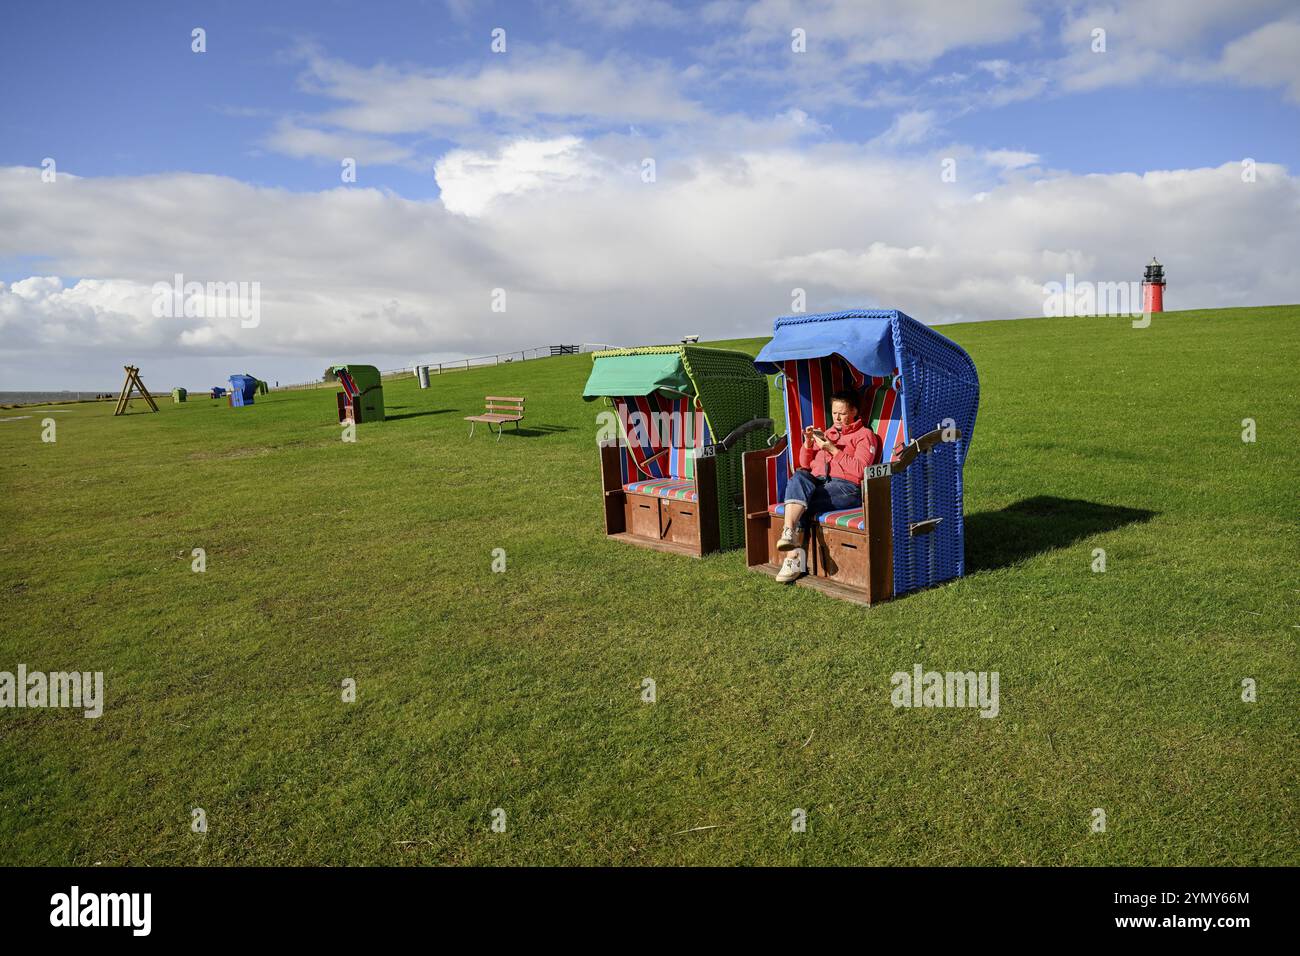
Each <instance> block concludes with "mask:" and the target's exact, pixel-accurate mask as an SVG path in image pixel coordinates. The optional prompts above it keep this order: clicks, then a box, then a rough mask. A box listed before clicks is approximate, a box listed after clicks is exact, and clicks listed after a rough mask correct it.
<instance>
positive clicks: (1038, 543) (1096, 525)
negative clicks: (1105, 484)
mask: <svg viewBox="0 0 1300 956" xmlns="http://www.w3.org/2000/svg"><path fill="white" fill-rule="evenodd" d="M1157 514H1159V512H1156V511H1147V510H1146V509H1144V508H1125V507H1123V506H1121V505H1103V504H1098V503H1097V502H1095V501H1080V500H1078V499H1075V498H1056V497H1053V496H1051V495H1037V496H1035V497H1033V498H1026V499H1025V500H1024V501H1017V502H1016V503H1015V504H1012V505H1007V506H1006V507H1005V508H1003V509H1001V510H1000V511H981V512H979V513H978V514H971V515H967V516H966V573H967V574H975V573H977V572H980V571H994V570H996V569H998V568H1005V567H1007V566H1008V565H1012V564H1015V563H1016V562H1017V561H1023V560H1024V559H1025V558H1030V557H1033V556H1034V555H1036V554H1042V553H1044V552H1046V551H1052V550H1055V549H1056V548H1064V547H1068V546H1069V545H1071V544H1073V543H1074V542H1076V541H1078V540H1080V539H1082V538H1088V537H1091V536H1092V535H1095V534H1101V533H1102V532H1103V531H1114V530H1115V529H1116V528H1122V527H1123V526H1124V525H1126V524H1137V523H1138V522H1142V521H1150V520H1151V519H1152V518H1154V517H1155V516H1156V515H1157Z"/></svg>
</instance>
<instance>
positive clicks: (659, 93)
mask: <svg viewBox="0 0 1300 956" xmlns="http://www.w3.org/2000/svg"><path fill="white" fill-rule="evenodd" d="M299 56H300V57H301V58H302V59H303V61H304V62H305V64H306V71H305V73H304V75H303V76H302V85H303V86H304V88H305V89H307V90H308V91H310V92H313V93H316V94H319V95H320V96H323V97H327V98H329V99H332V100H335V101H337V102H339V103H343V104H346V105H342V106H339V107H337V108H334V109H331V110H328V111H326V112H325V113H322V114H321V115H320V116H318V117H315V118H314V120H313V123H314V124H315V125H329V126H336V127H339V128H342V129H346V130H352V131H355V132H360V133H366V134H377V135H393V134H398V133H420V132H446V131H449V130H462V129H481V128H482V126H483V124H484V121H485V120H490V119H493V118H497V119H505V120H510V121H515V122H532V123H537V122H542V121H545V120H547V119H548V118H549V119H551V120H565V119H587V120H591V119H597V120H605V121H613V122H617V123H619V124H623V123H629V122H633V123H635V122H664V123H672V122H688V121H693V120H698V119H701V118H703V117H704V115H705V114H704V111H703V110H702V109H701V108H700V107H699V106H698V105H697V104H696V103H694V102H692V101H691V100H689V99H688V98H687V97H686V96H685V95H684V94H683V93H682V91H681V87H682V85H683V84H682V79H681V77H680V76H679V74H678V73H677V71H675V70H674V69H672V68H671V67H670V66H668V65H666V64H662V63H655V62H643V61H641V60H638V59H635V58H632V57H629V56H627V55H622V56H615V55H612V54H611V55H610V56H608V57H606V58H605V59H604V60H592V59H590V58H588V57H587V56H585V55H584V54H581V53H578V52H576V51H572V50H563V49H548V50H545V51H540V52H537V51H528V50H527V49H524V50H518V51H512V52H510V53H509V54H508V56H491V55H488V56H487V58H486V60H485V62H484V64H483V65H482V66H479V67H477V68H474V69H470V68H460V69H455V70H429V69H422V68H413V67H396V66H390V65H387V64H379V65H377V66H373V67H369V68H366V67H359V66H354V65H352V64H350V63H347V62H344V61H342V60H337V59H332V58H330V57H327V56H325V55H324V54H322V53H321V52H320V51H318V50H316V49H314V48H311V47H304V48H303V49H302V50H301V51H300V53H299Z"/></svg>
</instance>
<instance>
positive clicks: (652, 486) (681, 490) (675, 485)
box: [623, 478, 699, 501]
mask: <svg viewBox="0 0 1300 956" xmlns="http://www.w3.org/2000/svg"><path fill="white" fill-rule="evenodd" d="M623 490H624V491H628V492H631V493H632V494H636V495H657V496H659V497H660V498H671V499H673V500H674V501H695V500H696V499H697V498H698V497H699V495H698V493H697V492H696V491H695V480H694V479H692V478H656V479H654V480H652V481H633V482H629V483H628V484H626V485H624V486H623Z"/></svg>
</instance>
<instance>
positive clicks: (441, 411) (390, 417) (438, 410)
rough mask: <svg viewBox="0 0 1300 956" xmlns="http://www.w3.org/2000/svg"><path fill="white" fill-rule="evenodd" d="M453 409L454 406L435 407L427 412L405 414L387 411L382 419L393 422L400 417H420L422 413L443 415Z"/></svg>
mask: <svg viewBox="0 0 1300 956" xmlns="http://www.w3.org/2000/svg"><path fill="white" fill-rule="evenodd" d="M399 407H405V406H399ZM454 411H456V409H454V408H435V409H431V410H430V411H427V412H407V413H406V414H405V415H389V414H388V413H387V412H385V413H384V421H386V422H395V421H397V420H398V419H402V418H420V417H422V416H424V415H445V414H447V412H454Z"/></svg>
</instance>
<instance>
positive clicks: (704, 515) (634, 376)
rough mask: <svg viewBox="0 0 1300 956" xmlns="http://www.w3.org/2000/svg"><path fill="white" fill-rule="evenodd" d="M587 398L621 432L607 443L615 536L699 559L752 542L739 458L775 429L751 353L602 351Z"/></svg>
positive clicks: (607, 491) (610, 527) (608, 511)
mask: <svg viewBox="0 0 1300 956" xmlns="http://www.w3.org/2000/svg"><path fill="white" fill-rule="evenodd" d="M582 397H583V398H584V399H586V400H588V401H591V400H593V399H596V398H604V399H605V401H606V402H607V403H608V405H609V406H610V408H611V409H612V410H613V414H612V415H611V416H610V419H611V421H610V422H609V423H608V424H609V425H610V426H611V427H610V429H609V430H610V431H613V432H615V434H614V436H613V437H609V438H606V439H605V440H603V441H601V442H600V470H601V489H602V491H603V495H604V503H605V533H606V534H607V535H609V536H610V537H612V538H618V539H619V540H621V541H627V542H629V543H632V544H639V545H642V546H645V547H651V548H656V549H658V550H663V551H672V552H675V553H679V554H689V555H693V556H696V557H698V556H702V555H705V554H709V553H710V552H713V551H718V550H724V549H727V548H738V547H740V546H741V545H742V544H744V542H745V527H744V516H743V514H742V509H743V505H744V496H743V491H742V484H741V466H740V456H741V454H742V453H743V452H745V451H747V450H751V449H757V448H764V447H766V446H767V442H768V438H769V436H770V435H771V434H772V420H771V419H770V418H768V417H767V415H768V411H767V409H768V402H767V398H768V390H767V380H766V379H765V378H764V377H763V375H762V374H761V373H759V372H758V370H757V369H756V368H755V367H754V360H753V358H752V357H750V356H749V355H746V354H745V353H744V352H732V351H728V350H724V349H711V348H702V347H700V346H696V345H665V346H647V347H643V348H634V349H610V350H607V351H603V352H595V353H593V355H592V369H591V376H590V378H588V380H587V385H586V387H585V388H584V389H583V394H582ZM719 435H723V436H726V437H724V438H722V439H721V440H718V439H717V436H719Z"/></svg>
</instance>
